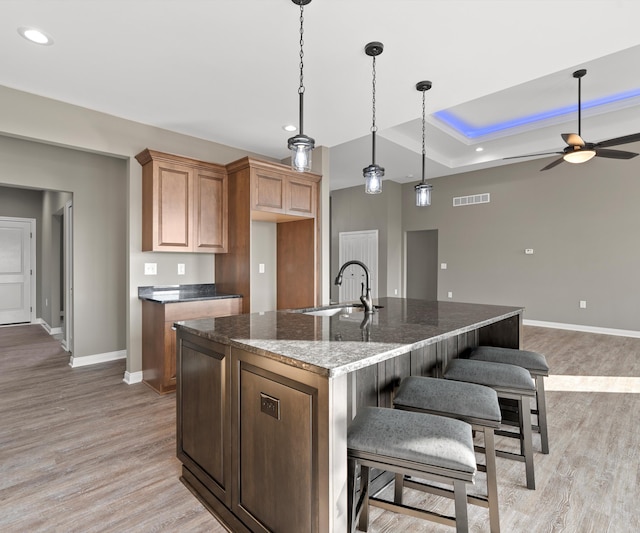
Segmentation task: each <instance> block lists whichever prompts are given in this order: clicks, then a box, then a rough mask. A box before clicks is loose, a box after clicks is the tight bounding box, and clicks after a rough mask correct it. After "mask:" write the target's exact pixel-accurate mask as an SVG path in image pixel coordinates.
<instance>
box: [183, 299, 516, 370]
mask: <svg viewBox="0 0 640 533" xmlns="http://www.w3.org/2000/svg"><path fill="white" fill-rule="evenodd" d="M375 303H376V304H377V305H380V306H382V308H381V309H379V310H378V312H377V313H375V314H374V315H372V316H371V320H370V321H369V323H368V324H367V323H364V322H363V321H364V319H365V315H364V313H363V312H362V310H356V308H352V310H351V312H347V311H345V312H338V313H336V314H334V315H333V316H311V315H306V314H304V312H305V311H306V310H304V309H302V310H290V311H268V312H264V313H252V314H244V315H236V316H229V317H221V318H203V319H197V320H187V321H183V322H177V323H176V325H177V327H178V328H179V329H181V330H184V331H187V332H190V333H194V334H196V335H199V336H201V337H204V338H208V339H211V340H214V341H216V342H220V343H222V344H229V345H231V346H236V347H239V348H242V349H244V350H246V351H249V352H252V353H256V354H258V355H263V356H265V357H269V358H271V359H275V360H278V361H281V362H284V363H286V364H289V365H292V366H296V367H299V368H303V369H306V370H309V371H311V372H315V373H318V374H321V375H324V376H327V377H330V378H331V377H336V376H339V375H342V374H346V373H349V372H352V371H354V370H358V369H359V368H364V367H366V366H370V365H372V364H375V363H378V362H380V361H384V360H386V359H389V358H391V357H395V356H397V355H400V354H403V353H406V352H408V351H410V350H412V349H417V348H420V347H422V346H426V345H428V344H433V343H436V342H439V341H441V340H444V339H446V338H449V337H452V336H455V335H458V334H460V333H465V332H467V331H472V330H475V329H478V328H480V327H482V326H485V325H488V324H491V323H493V322H497V321H499V320H503V319H505V318H509V317H512V316H516V315H518V314H521V313H522V312H523V308H522V307H506V306H497V305H484V304H466V303H456V302H437V301H428V300H413V299H406V298H380V299H379V300H377V301H376V302H375ZM343 307H344V304H343V305H337V306H327V308H336V309H338V308H343Z"/></svg>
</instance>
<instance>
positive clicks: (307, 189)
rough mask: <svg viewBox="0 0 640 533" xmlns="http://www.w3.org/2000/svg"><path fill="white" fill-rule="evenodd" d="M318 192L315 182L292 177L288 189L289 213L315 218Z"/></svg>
mask: <svg viewBox="0 0 640 533" xmlns="http://www.w3.org/2000/svg"><path fill="white" fill-rule="evenodd" d="M316 191H317V184H316V183H315V182H313V181H307V180H301V179H296V178H292V177H290V178H289V179H288V182H287V187H286V193H287V194H286V200H287V213H288V214H290V215H302V216H308V217H315V216H316Z"/></svg>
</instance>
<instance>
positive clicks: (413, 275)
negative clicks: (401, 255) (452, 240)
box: [405, 229, 438, 300]
mask: <svg viewBox="0 0 640 533" xmlns="http://www.w3.org/2000/svg"><path fill="white" fill-rule="evenodd" d="M406 250H407V260H406V265H407V274H406V280H407V287H406V292H405V294H406V295H407V298H418V299H421V300H437V299H438V230H437V229H431V230H420V231H407V233H406Z"/></svg>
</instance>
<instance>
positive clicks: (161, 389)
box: [142, 298, 242, 394]
mask: <svg viewBox="0 0 640 533" xmlns="http://www.w3.org/2000/svg"><path fill="white" fill-rule="evenodd" d="M241 310H242V298H224V299H218V300H199V301H193V302H175V303H164V304H162V303H156V302H151V301H148V300H143V302H142V380H143V381H144V382H145V383H146V384H147V385H149V386H150V387H151V388H152V389H154V390H155V391H156V392H158V393H160V394H165V393H168V392H173V391H175V390H176V332H175V330H174V329H173V325H174V323H175V322H177V321H180V320H191V319H194V318H203V317H209V318H214V317H219V316H228V315H237V314H239V313H241Z"/></svg>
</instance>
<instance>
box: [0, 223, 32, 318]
mask: <svg viewBox="0 0 640 533" xmlns="http://www.w3.org/2000/svg"><path fill="white" fill-rule="evenodd" d="M33 222H35V221H32V220H30V219H11V218H0V324H19V323H22V322H31V307H32V301H31V298H32V294H31V290H32V287H31V285H32V273H31V260H32V259H31V253H32V249H31V235H32V224H33Z"/></svg>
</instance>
